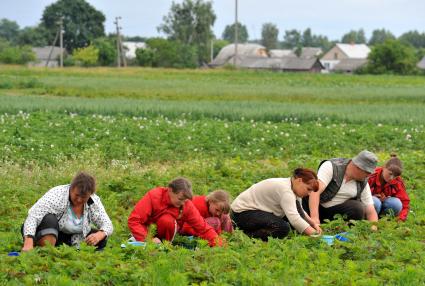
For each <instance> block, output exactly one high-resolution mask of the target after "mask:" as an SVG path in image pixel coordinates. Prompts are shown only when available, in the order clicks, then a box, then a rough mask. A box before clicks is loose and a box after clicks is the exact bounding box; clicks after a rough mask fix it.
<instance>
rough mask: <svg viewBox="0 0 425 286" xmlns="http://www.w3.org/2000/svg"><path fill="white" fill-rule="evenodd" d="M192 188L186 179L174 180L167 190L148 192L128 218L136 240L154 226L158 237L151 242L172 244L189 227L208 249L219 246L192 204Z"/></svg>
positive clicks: (216, 238) (158, 188) (219, 242)
mask: <svg viewBox="0 0 425 286" xmlns="http://www.w3.org/2000/svg"><path fill="white" fill-rule="evenodd" d="M191 199H192V186H191V183H190V182H189V181H188V180H187V179H185V178H177V179H175V180H173V181H171V182H170V183H169V184H168V187H157V188H155V189H152V190H150V191H149V192H147V193H146V195H145V196H144V197H143V198H142V199H141V200H140V201H139V202H138V203H137V204H136V206H135V207H134V210H133V211H132V212H131V214H130V216H129V218H128V227H129V229H130V231H131V233H132V235H133V237H134V238H135V239H136V240H137V241H145V240H146V236H147V234H148V227H149V225H151V224H156V229H157V234H156V236H155V237H154V238H153V242H155V243H161V240H168V241H173V240H174V236H175V235H176V233H177V232H179V230H181V229H182V227H183V224H185V223H186V224H188V225H189V226H190V227H191V228H192V229H193V230H194V235H195V236H198V237H200V238H202V239H205V240H207V241H208V244H209V245H210V246H215V245H221V244H222V241H221V238H220V237H219V236H218V234H217V233H216V232H215V231H214V229H213V228H212V227H211V226H210V225H208V224H207V223H206V222H205V220H204V219H203V218H202V216H201V215H200V214H199V211H198V210H197V209H196V207H195V206H194V205H193V203H192V201H191Z"/></svg>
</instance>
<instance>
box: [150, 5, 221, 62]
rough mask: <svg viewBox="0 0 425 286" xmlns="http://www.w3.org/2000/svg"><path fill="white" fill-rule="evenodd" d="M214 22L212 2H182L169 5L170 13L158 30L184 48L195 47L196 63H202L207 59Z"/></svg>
mask: <svg viewBox="0 0 425 286" xmlns="http://www.w3.org/2000/svg"><path fill="white" fill-rule="evenodd" d="M215 20H216V15H215V13H214V10H213V8H212V2H210V1H204V0H184V1H183V2H182V3H175V2H173V3H172V4H171V9H170V12H169V13H168V15H167V16H164V18H163V23H162V24H161V25H160V26H159V27H158V30H159V31H162V32H164V33H165V34H166V35H167V36H168V39H170V40H174V41H178V42H180V43H182V44H183V45H186V46H195V47H196V50H197V57H198V62H199V63H202V62H207V61H208V58H209V54H210V52H209V47H210V43H211V39H212V38H213V37H214V33H213V31H212V27H213V25H214V22H215Z"/></svg>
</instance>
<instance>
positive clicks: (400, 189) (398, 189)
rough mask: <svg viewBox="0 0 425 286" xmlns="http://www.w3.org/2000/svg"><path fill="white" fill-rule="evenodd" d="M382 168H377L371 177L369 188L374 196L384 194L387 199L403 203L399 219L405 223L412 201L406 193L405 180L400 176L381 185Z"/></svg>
mask: <svg viewBox="0 0 425 286" xmlns="http://www.w3.org/2000/svg"><path fill="white" fill-rule="evenodd" d="M381 174H382V167H379V168H376V169H375V173H373V174H372V175H371V176H370V177H369V186H370V190H371V191H372V195H375V194H383V195H385V197H396V198H398V199H399V200H400V201H401V204H402V209H401V212H400V214H399V216H398V217H399V219H400V220H402V221H405V220H406V219H407V215H408V213H409V203H410V199H409V196H408V195H407V193H406V187H405V186H404V182H403V179H402V178H401V177H400V176H398V177H396V178H394V179H392V180H391V181H390V182H388V183H385V184H384V185H382V184H381Z"/></svg>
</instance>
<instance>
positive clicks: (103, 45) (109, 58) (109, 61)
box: [93, 38, 117, 66]
mask: <svg viewBox="0 0 425 286" xmlns="http://www.w3.org/2000/svg"><path fill="white" fill-rule="evenodd" d="M93 46H94V47H96V49H98V50H99V59H98V61H99V64H100V65H102V66H110V65H113V64H114V63H115V59H116V58H117V50H116V48H115V45H114V43H113V41H112V40H110V39H108V38H97V39H95V40H94V41H93Z"/></svg>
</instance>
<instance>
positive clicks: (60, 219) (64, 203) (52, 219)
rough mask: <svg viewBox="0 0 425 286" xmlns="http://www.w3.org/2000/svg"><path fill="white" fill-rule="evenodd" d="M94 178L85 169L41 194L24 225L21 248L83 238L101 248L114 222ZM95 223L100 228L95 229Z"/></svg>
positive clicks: (81, 239) (65, 242)
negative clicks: (70, 179)
mask: <svg viewBox="0 0 425 286" xmlns="http://www.w3.org/2000/svg"><path fill="white" fill-rule="evenodd" d="M95 191H96V182H95V179H94V178H93V177H92V176H91V175H89V174H87V173H84V172H81V173H79V174H77V175H76V176H75V177H74V178H73V180H72V182H71V184H70V185H62V186H57V187H55V188H52V189H51V190H49V191H48V192H47V193H46V194H45V195H44V196H43V197H41V198H40V199H39V200H38V201H37V202H36V203H35V204H34V206H32V207H31V209H30V210H29V212H28V217H27V219H26V220H25V223H24V224H23V226H22V235H23V237H24V246H23V247H22V251H28V250H31V249H32V248H33V247H34V246H35V245H38V246H45V244H46V243H50V244H51V245H60V244H67V245H79V244H80V243H81V242H82V241H83V240H85V241H86V242H87V244H89V245H94V246H97V249H98V250H100V249H102V248H104V247H105V246H106V242H107V237H108V236H110V235H111V234H112V231H113V226H112V222H111V220H110V219H109V217H108V214H107V213H106V211H105V208H104V207H103V205H102V202H101V201H100V198H99V197H98V196H97V195H96V194H95ZM91 223H93V224H94V225H95V226H96V228H97V229H92V228H91V226H90V224H91Z"/></svg>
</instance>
